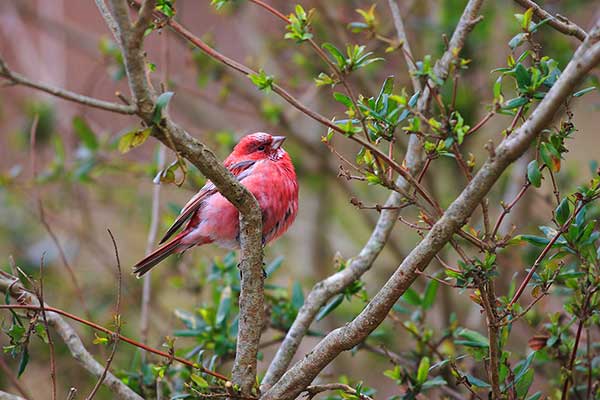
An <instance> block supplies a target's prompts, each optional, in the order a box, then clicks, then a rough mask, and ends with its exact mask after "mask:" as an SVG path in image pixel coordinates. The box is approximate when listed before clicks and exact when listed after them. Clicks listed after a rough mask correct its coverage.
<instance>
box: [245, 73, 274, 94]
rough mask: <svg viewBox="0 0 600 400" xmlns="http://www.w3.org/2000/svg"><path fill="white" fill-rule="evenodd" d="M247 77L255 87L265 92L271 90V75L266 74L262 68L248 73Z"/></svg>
mask: <svg viewBox="0 0 600 400" xmlns="http://www.w3.org/2000/svg"><path fill="white" fill-rule="evenodd" d="M248 78H250V80H251V81H252V83H254V85H255V86H256V87H258V88H259V89H260V90H264V91H265V92H267V93H268V92H270V91H271V90H273V80H274V78H273V76H272V75H267V74H266V73H265V71H264V70H262V69H260V70H259V71H258V73H257V74H250V75H248Z"/></svg>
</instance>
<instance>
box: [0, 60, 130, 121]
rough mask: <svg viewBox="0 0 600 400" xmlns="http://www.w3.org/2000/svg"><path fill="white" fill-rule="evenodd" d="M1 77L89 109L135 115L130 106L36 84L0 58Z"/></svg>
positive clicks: (43, 84) (39, 83)
mask: <svg viewBox="0 0 600 400" xmlns="http://www.w3.org/2000/svg"><path fill="white" fill-rule="evenodd" d="M0 76H1V77H3V78H6V79H7V80H8V81H9V82H10V83H12V84H14V85H22V86H27V87H30V88H32V89H37V90H41V91H42V92H46V93H49V94H51V95H54V96H56V97H60V98H61V99H65V100H69V101H73V102H75V103H80V104H83V105H86V106H89V107H94V108H99V109H101V110H106V111H112V112H116V113H119V114H135V112H136V107H135V106H128V105H123V104H118V103H112V102H110V101H104V100H99V99H96V98H93V97H88V96H84V95H82V94H79V93H75V92H71V91H69V90H65V89H61V88H58V87H56V86H51V85H47V84H45V83H41V82H35V81H32V80H30V79H29V78H26V77H25V76H23V75H21V74H19V73H17V72H13V71H12V70H11V69H9V68H8V66H7V65H6V62H5V61H4V59H2V57H1V56H0Z"/></svg>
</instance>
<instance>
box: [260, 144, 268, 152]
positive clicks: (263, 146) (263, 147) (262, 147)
mask: <svg viewBox="0 0 600 400" xmlns="http://www.w3.org/2000/svg"><path fill="white" fill-rule="evenodd" d="M265 148H266V147H265V145H264V144H261V145H260V146H258V151H263V150H264V149H265Z"/></svg>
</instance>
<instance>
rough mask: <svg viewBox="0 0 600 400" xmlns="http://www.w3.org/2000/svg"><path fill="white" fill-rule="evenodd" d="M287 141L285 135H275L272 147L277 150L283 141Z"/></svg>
mask: <svg viewBox="0 0 600 400" xmlns="http://www.w3.org/2000/svg"><path fill="white" fill-rule="evenodd" d="M284 141H285V136H273V141H272V142H271V148H272V149H273V150H277V149H278V148H280V147H281V145H282V144H283V142H284Z"/></svg>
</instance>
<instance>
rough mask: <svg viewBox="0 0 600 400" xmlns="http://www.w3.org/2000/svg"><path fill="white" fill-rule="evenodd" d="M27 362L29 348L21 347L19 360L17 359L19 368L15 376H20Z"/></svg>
mask: <svg viewBox="0 0 600 400" xmlns="http://www.w3.org/2000/svg"><path fill="white" fill-rule="evenodd" d="M28 363H29V350H27V347H24V348H23V354H21V360H20V361H19V369H18V371H17V377H18V378H20V377H21V375H23V372H25V368H27V364H28Z"/></svg>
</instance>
